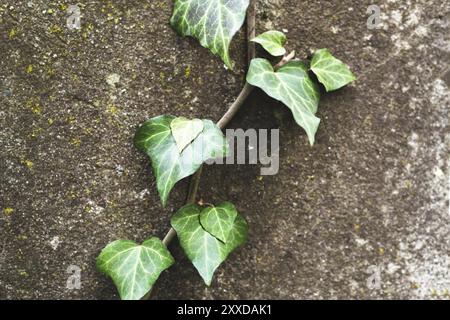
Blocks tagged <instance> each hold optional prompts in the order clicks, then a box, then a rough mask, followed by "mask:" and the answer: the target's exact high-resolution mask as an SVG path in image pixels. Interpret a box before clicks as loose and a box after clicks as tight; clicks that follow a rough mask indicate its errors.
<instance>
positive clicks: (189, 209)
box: [171, 204, 248, 286]
mask: <svg viewBox="0 0 450 320" xmlns="http://www.w3.org/2000/svg"><path fill="white" fill-rule="evenodd" d="M200 213H201V207H200V206H198V205H195V204H192V205H187V206H184V207H183V208H181V209H180V210H179V211H178V212H177V213H176V214H175V216H174V217H173V218H172V220H171V223H172V227H173V228H174V229H175V231H176V232H177V235H178V239H179V240H180V244H181V247H182V248H183V250H184V252H185V253H186V255H187V257H188V258H189V260H191V262H192V264H193V265H194V266H195V268H196V269H197V270H198V272H199V273H200V275H201V277H202V278H203V280H204V281H205V283H206V285H208V286H209V285H211V281H212V277H213V275H214V272H215V270H216V269H217V268H218V267H219V265H220V264H221V263H222V262H223V261H225V260H226V258H227V257H228V255H229V254H230V253H231V252H233V251H234V250H235V249H236V248H237V247H239V246H241V245H242V244H244V243H245V242H246V241H247V229H248V226H247V222H246V221H245V219H244V218H243V217H242V216H240V215H237V217H236V219H235V221H234V224H233V228H232V229H231V232H230V234H229V235H228V239H227V243H223V242H221V241H219V240H218V239H217V238H215V237H214V236H212V235H211V234H210V233H209V232H207V231H206V230H205V229H203V227H202V225H201V224H200V219H199V216H200Z"/></svg>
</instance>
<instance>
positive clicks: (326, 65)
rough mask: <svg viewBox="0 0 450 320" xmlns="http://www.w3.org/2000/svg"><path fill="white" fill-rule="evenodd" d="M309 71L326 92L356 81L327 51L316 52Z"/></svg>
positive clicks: (340, 62)
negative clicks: (314, 75)
mask: <svg viewBox="0 0 450 320" xmlns="http://www.w3.org/2000/svg"><path fill="white" fill-rule="evenodd" d="M311 70H312V71H313V72H314V73H315V74H316V76H317V79H319V81H320V83H322V84H323V85H324V86H325V89H326V90H327V92H329V91H334V90H337V89H340V88H342V87H344V86H346V85H348V84H349V83H351V82H353V81H355V80H356V77H355V76H354V74H353V73H352V72H351V71H350V69H349V67H348V66H347V65H346V64H345V63H343V62H342V61H341V60H338V59H336V58H335V57H333V55H332V54H331V53H330V51H329V50H328V49H321V50H317V51H316V53H314V56H313V58H312V60H311Z"/></svg>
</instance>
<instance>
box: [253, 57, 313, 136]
mask: <svg viewBox="0 0 450 320" xmlns="http://www.w3.org/2000/svg"><path fill="white" fill-rule="evenodd" d="M247 82H248V83H250V84H251V85H253V86H256V87H259V88H261V89H262V90H264V92H266V93H267V94H268V95H269V96H271V97H272V98H274V99H277V100H279V101H281V102H283V103H284V104H285V105H286V106H287V107H288V108H289V109H291V111H292V113H293V115H294V119H295V121H296V122H297V124H298V125H300V126H301V127H302V128H303V129H305V131H306V133H307V134H308V138H309V142H310V143H311V145H313V144H314V140H315V134H316V132H317V129H318V127H319V124H320V119H319V118H317V117H316V116H315V114H316V112H317V108H318V105H319V99H320V96H319V90H318V88H317V85H316V84H315V83H314V82H313V81H312V80H311V79H310V77H309V75H308V70H307V68H306V66H305V65H304V64H303V63H302V62H300V61H291V62H288V63H286V64H285V65H284V66H282V67H281V68H280V69H279V70H278V71H274V69H273V67H272V65H271V64H270V62H269V61H268V60H266V59H253V60H252V62H251V64H250V70H249V71H248V74H247Z"/></svg>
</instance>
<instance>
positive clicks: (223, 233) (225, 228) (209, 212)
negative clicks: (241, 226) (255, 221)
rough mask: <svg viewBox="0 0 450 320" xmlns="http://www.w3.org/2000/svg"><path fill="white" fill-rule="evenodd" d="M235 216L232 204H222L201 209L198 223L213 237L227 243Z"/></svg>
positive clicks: (235, 212)
mask: <svg viewBox="0 0 450 320" xmlns="http://www.w3.org/2000/svg"><path fill="white" fill-rule="evenodd" d="M237 214H238V213H237V211H236V208H235V206H234V205H233V204H232V203H230V202H224V203H221V204H220V205H218V206H216V207H208V208H205V209H203V211H202V212H201V213H200V223H201V225H202V227H203V228H204V229H205V230H206V231H208V232H209V233H210V234H212V235H213V236H214V237H216V238H217V239H219V240H220V241H222V242H224V243H227V242H228V236H229V235H230V232H231V230H232V229H233V226H234V221H235V220H236V217H237Z"/></svg>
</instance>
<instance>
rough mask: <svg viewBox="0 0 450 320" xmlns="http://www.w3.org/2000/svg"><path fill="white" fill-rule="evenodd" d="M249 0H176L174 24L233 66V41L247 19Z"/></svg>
mask: <svg viewBox="0 0 450 320" xmlns="http://www.w3.org/2000/svg"><path fill="white" fill-rule="evenodd" d="M248 5H249V0H227V1H223V0H175V7H174V10H173V15H172V18H171V20H170V23H171V25H172V27H173V28H174V29H175V30H177V31H178V33H180V34H181V35H183V36H191V37H194V38H196V39H198V40H199V41H200V44H201V45H202V46H203V47H205V48H208V49H209V50H211V51H212V52H213V53H214V54H215V55H218V56H219V57H221V58H222V60H223V61H224V62H225V64H226V65H227V66H228V68H230V69H232V68H233V67H232V63H231V59H230V56H229V52H228V51H229V47H230V42H231V40H232V39H233V37H234V35H235V34H236V32H237V31H238V30H239V29H240V28H241V27H242V25H243V23H244V20H245V12H246V11H247V8H248Z"/></svg>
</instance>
